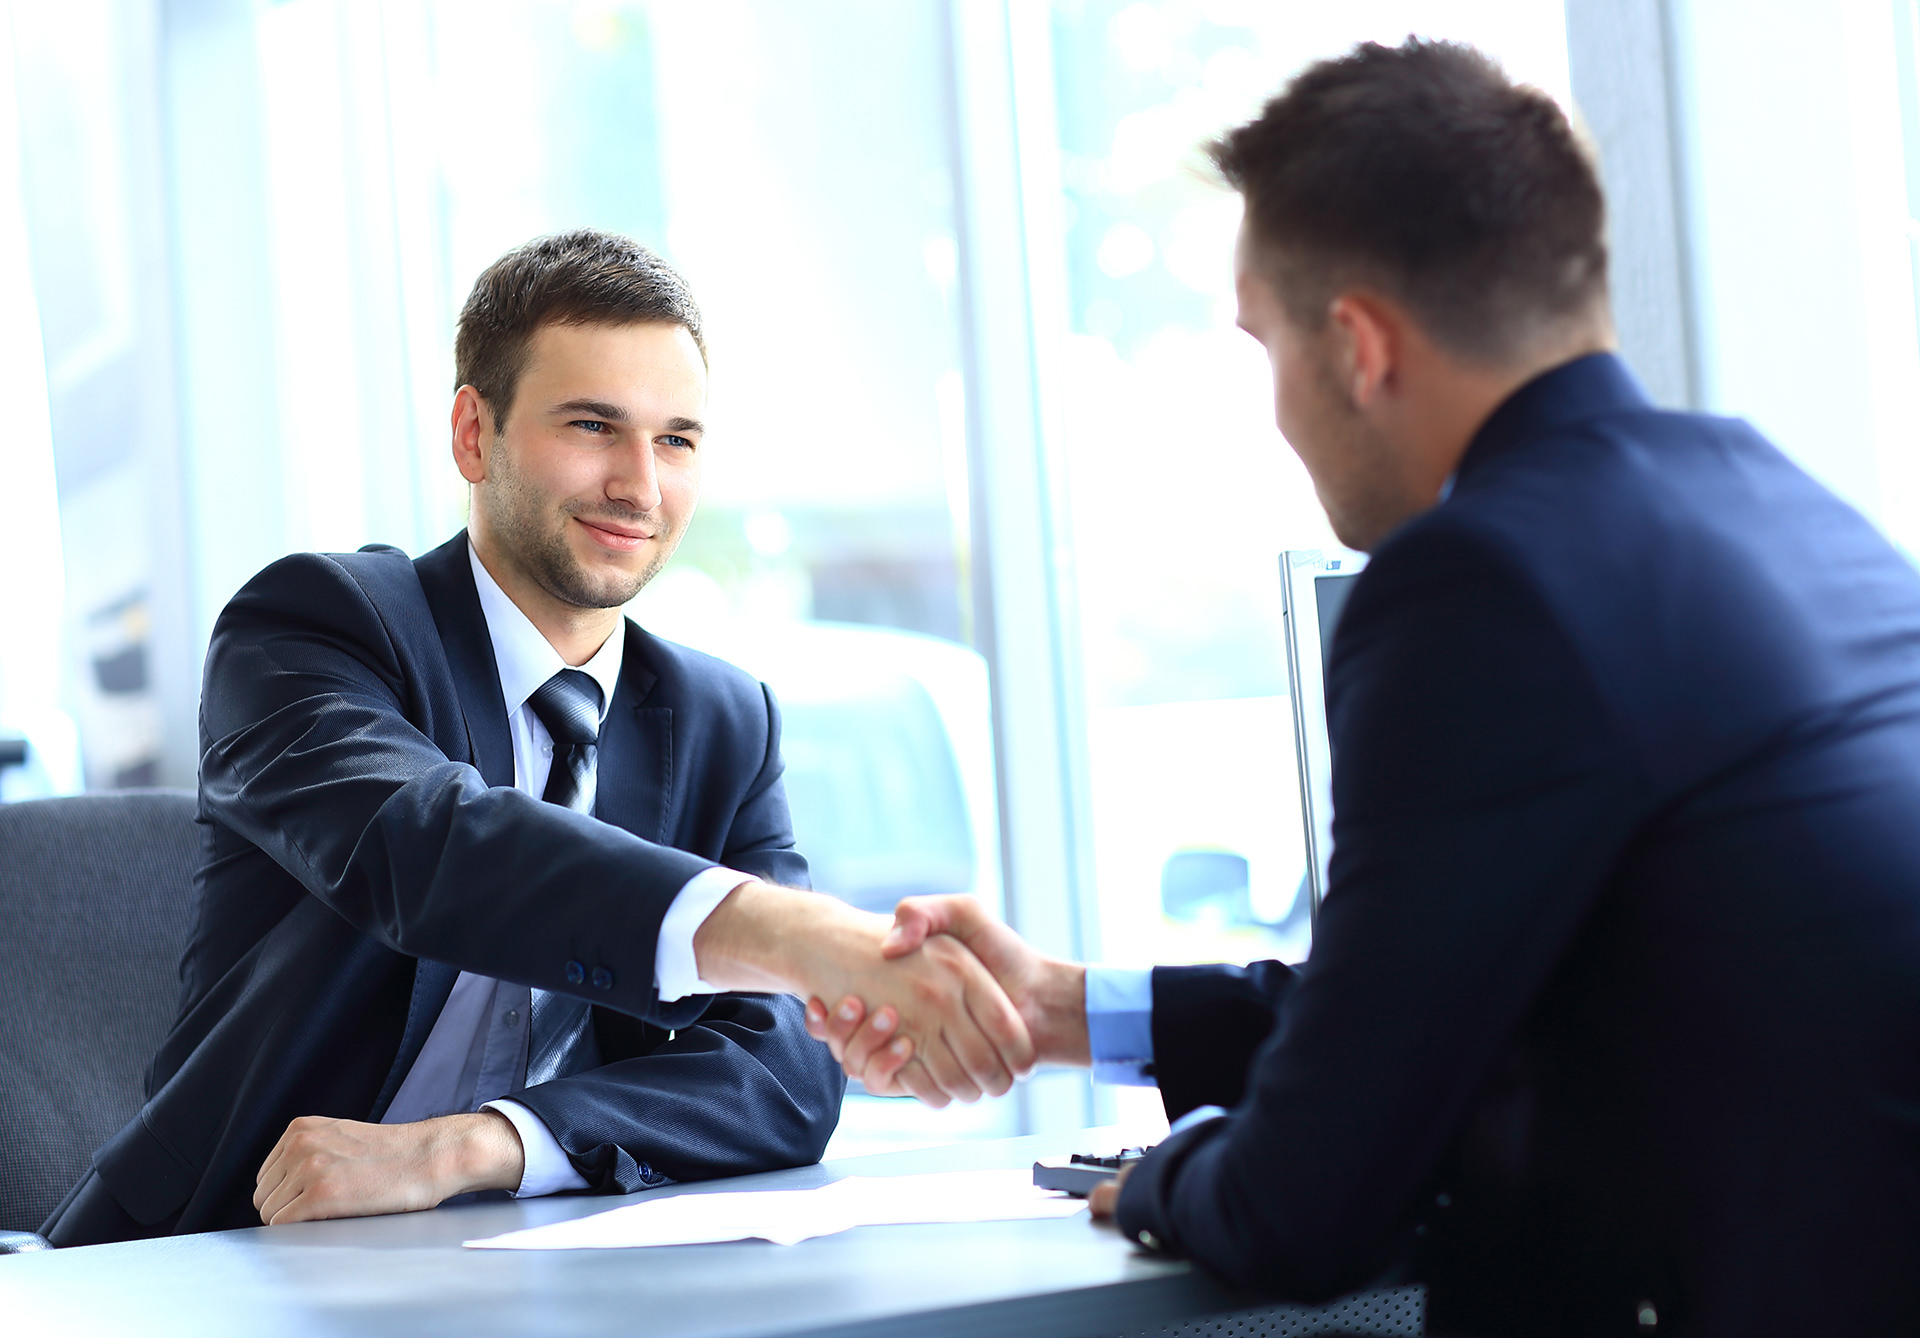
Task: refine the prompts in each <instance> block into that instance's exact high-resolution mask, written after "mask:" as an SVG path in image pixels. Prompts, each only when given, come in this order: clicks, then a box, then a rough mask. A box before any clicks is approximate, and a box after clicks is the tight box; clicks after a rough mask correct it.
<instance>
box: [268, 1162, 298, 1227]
mask: <svg viewBox="0 0 1920 1338" xmlns="http://www.w3.org/2000/svg"><path fill="white" fill-rule="evenodd" d="M291 1170H292V1171H293V1173H292V1174H289V1175H287V1176H285V1177H284V1178H282V1180H281V1181H280V1183H279V1184H277V1185H275V1186H274V1187H273V1192H272V1193H270V1194H268V1195H267V1197H266V1200H265V1201H264V1202H263V1203H262V1204H261V1205H260V1220H261V1221H262V1222H265V1223H266V1224H267V1225H268V1226H278V1225H279V1224H280V1223H281V1222H283V1221H292V1220H294V1219H292V1218H289V1217H287V1216H286V1211H287V1208H288V1205H290V1204H291V1203H292V1202H293V1201H294V1200H295V1199H298V1198H300V1197H301V1196H302V1193H303V1191H304V1190H305V1188H306V1179H307V1176H306V1175H305V1174H303V1173H302V1171H303V1168H301V1167H298V1166H295V1167H293V1168H291Z"/></svg>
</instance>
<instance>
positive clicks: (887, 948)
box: [880, 897, 940, 958]
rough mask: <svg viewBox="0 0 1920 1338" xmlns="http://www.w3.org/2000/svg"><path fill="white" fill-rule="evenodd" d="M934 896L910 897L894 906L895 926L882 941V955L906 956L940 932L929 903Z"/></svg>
mask: <svg viewBox="0 0 1920 1338" xmlns="http://www.w3.org/2000/svg"><path fill="white" fill-rule="evenodd" d="M933 900H934V898H932V897H908V898H907V899H906V900H904V901H902V902H901V903H900V904H899V905H898V906H895V907H894V908H893V928H891V929H889V930H888V931H887V936H886V938H884V939H882V940H881V941H880V955H881V956H882V957H889V958H891V957H905V956H906V955H907V954H908V953H910V952H912V951H913V950H914V949H916V948H918V947H919V946H920V945H921V944H922V943H925V942H926V941H927V937H928V935H930V934H937V933H939V932H940V930H939V928H938V925H937V923H936V915H935V912H934V909H933V908H932V907H931V906H929V905H928V904H927V903H928V902H931V901H933Z"/></svg>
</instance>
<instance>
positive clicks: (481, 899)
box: [59, 534, 844, 1244]
mask: <svg viewBox="0 0 1920 1338" xmlns="http://www.w3.org/2000/svg"><path fill="white" fill-rule="evenodd" d="M466 544H467V540H466V536H465V535H464V534H462V535H459V536H457V537H456V538H454V539H453V540H452V541H451V542H449V543H447V544H445V545H443V546H442V547H440V548H439V549H437V550H435V551H434V552H432V553H429V554H428V555H426V556H425V557H423V558H421V559H420V560H419V561H418V562H413V561H409V560H408V558H407V557H406V555H405V554H403V553H401V552H399V551H398V550H397V549H391V548H376V549H367V550H363V551H362V552H359V553H352V554H337V555H321V554H312V553H308V554H300V555H296V556H294V557H289V558H286V559H283V560H281V561H279V562H276V563H274V564H273V565H272V566H270V567H268V568H267V569H266V570H265V571H263V572H261V573H260V575H258V576H257V577H255V578H254V579H253V580H252V581H251V582H249V583H248V585H247V586H246V587H245V588H244V589H242V590H241V591H240V593H239V594H238V595H236V596H235V597H234V599H233V601H232V603H230V604H229V605H228V606H227V608H226V610H225V612H223V613H222V614H221V616H220V619H219V621H218V623H217V624H216V625H215V627H214V632H213V638H212V644H211V646H210V647H209V649H208V652H207V662H206V678H205V685H204V688H203V692H202V701H201V747H202V757H201V770H200V822H201V824H202V829H203V833H204V837H203V852H204V853H203V856H202V860H201V865H200V869H199V871H198V875H197V878H196V890H197V894H198V896H197V908H196V918H195V922H194V925H193V929H192V933H191V937H190V939H189V942H188V945H187V948H186V951H185V954H184V956H183V959H182V962H181V978H182V986H183V989H182V996H181V1005H180V1011H179V1016H178V1017H177V1019H176V1020H175V1022H174V1025H173V1028H172V1031H171V1032H170V1033H169V1035H168V1036H167V1038H166V1040H165V1041H164V1042H163V1043H162V1045H161V1047H160V1051H159V1054H158V1055H157V1057H156V1058H155V1060H154V1062H153V1067H152V1070H151V1072H150V1073H149V1076H148V1093H149V1099H148V1101H147V1103H146V1105H145V1107H144V1108H143V1109H142V1110H141V1111H140V1113H139V1115H138V1116H137V1117H136V1118H135V1119H134V1120H133V1121H132V1122H131V1123H129V1124H128V1125H127V1127H126V1128H125V1129H124V1130H123V1131H122V1132H121V1133H119V1134H118V1135H116V1136H115V1137H114V1138H113V1140H112V1141H110V1142H109V1143H108V1144H107V1145H106V1146H105V1147H103V1148H101V1149H100V1151H99V1152H98V1153H97V1154H96V1155H95V1169H96V1170H97V1172H98V1174H99V1177H100V1179H101V1181H102V1182H103V1183H104V1184H105V1186H106V1187H107V1189H109V1190H110V1191H111V1192H112V1195H113V1197H114V1198H115V1199H117V1200H118V1201H119V1204H120V1206H121V1207H122V1208H124V1209H125V1211H126V1213H127V1214H128V1215H129V1216H130V1217H131V1218H132V1219H133V1220H134V1221H136V1222H138V1223H140V1224H141V1226H142V1227H143V1229H145V1230H146V1231H147V1232H148V1234H162V1233H166V1232H187V1231H204V1230H212V1229H218V1228H224V1227H237V1226H249V1225H254V1226H257V1225H258V1224H259V1218H258V1215H257V1214H256V1213H255V1212H254V1210H253V1205H252V1195H253V1189H254V1175H255V1172H256V1171H257V1170H258V1169H259V1166H260V1164H261V1162H262V1161H263V1160H264V1159H265V1157H266V1154H267V1152H268V1151H269V1150H270V1149H271V1148H272V1146H273V1144H274V1142H275V1141H276V1140H277V1139H278V1138H279V1137H280V1135H281V1133H282V1132H283V1131H284V1130H285V1129H286V1126H287V1124H288V1122H289V1121H291V1120H292V1119H294V1118H295V1117H296V1116H300V1115H330V1116H335V1117H340V1118H346V1119H356V1120H377V1119H379V1118H380V1116H381V1114H382V1112H383V1111H385V1109H386V1107H387V1105H388V1103H389V1102H390V1101H391V1100H392V1098H393V1095H394V1092H395V1091H396V1090H397V1089H398V1087H399V1085H400V1081H401V1079H402V1078H404V1077H405V1075H406V1073H407V1071H408V1070H409V1069H410V1068H411V1066H412V1064H413V1061H414V1060H415V1058H416V1057H418V1055H419V1053H420V1049H421V1046H422V1045H423V1043H424V1042H425V1040H426V1036H427V1033H428V1031H429V1030H430V1029H431V1028H432V1025H433V1022H434V1020H435V1018H437V1017H438V1016H439V1012H440V1008H441V1005H442V1004H443V1003H444V1002H445V1001H446V998H447V995H448V992H449V991H450V990H451V989H452V987H453V982H454V979H455V977H456V976H457V975H458V973H459V972H460V971H461V970H463V969H464V970H472V971H477V972H481V973H483V974H486V975H490V976H496V977H499V978H502V979H506V980H511V981H515V982H519V983H525V984H528V985H532V986H535V987H538V988H540V989H545V990H551V991H557V992H560V993H564V994H573V995H576V996H580V997H585V998H587V999H589V1000H591V1002H593V1003H594V1004H596V1005H598V1007H596V1008H595V1009H594V1023H595V1029H596V1032H597V1038H598V1041H599V1046H600V1053H601V1057H602V1060H603V1065H602V1067H600V1068H597V1069H594V1070H592V1071H590V1072H586V1073H581V1074H578V1075H575V1076H573V1077H569V1078H564V1079H560V1080H558V1081H555V1082H551V1083H546V1084H543V1085H541V1086H538V1087H534V1088H530V1089H528V1090H526V1091H524V1092H520V1093H517V1094H516V1096H517V1099H519V1100H521V1101H523V1102H525V1103H526V1105H528V1106H529V1107H531V1108H532V1109H533V1111H534V1112H535V1113H536V1114H538V1115H539V1116H540V1117H541V1118H542V1119H543V1120H545V1121H546V1123H547V1126H548V1128H549V1129H551V1130H552V1131H553V1134H554V1136H555V1138H556V1139H558V1141H559V1143H560V1145H561V1147H562V1148H564V1149H565V1151H566V1153H567V1155H568V1157H569V1159H570V1160H571V1161H572V1163H573V1165H574V1167H575V1169H577V1170H578V1171H579V1172H580V1174H581V1175H582V1176H584V1177H585V1178H586V1179H587V1181H588V1182H589V1183H590V1184H591V1185H592V1186H593V1187H594V1188H595V1189H599V1190H632V1189H637V1188H640V1187H641V1186H642V1184H643V1183H644V1182H645V1181H646V1179H647V1178H648V1177H647V1169H648V1168H650V1169H651V1171H653V1172H655V1173H658V1174H662V1175H666V1176H669V1177H672V1178H674V1179H698V1178H702V1177H709V1176H717V1175H728V1174H734V1173H739V1172H746V1171H754V1170H765V1169H769V1168H773V1167H778V1166H790V1165H797V1164H802V1163H806V1162H810V1161H814V1160H816V1159H818V1157H819V1155H820V1152H821V1149H822V1148H823V1147H824V1146H825V1144H826V1141H827V1138H828V1136H829V1135H830V1134H831V1132H832V1130H833V1127H834V1124H835V1122H836V1120H837V1119H838V1116H839V1106H840V1097H841V1093H842V1090H843V1086H844V1081H843V1079H842V1078H841V1076H840V1074H839V1072H838V1069H837V1068H836V1066H835V1065H834V1064H833V1062H832V1060H831V1057H830V1056H829V1055H828V1053H827V1050H826V1047H824V1046H822V1045H820V1044H818V1043H817V1042H815V1041H813V1040H811V1039H810V1038H809V1037H808V1036H807V1035H806V1033H805V1030H804V1028H803V1026H802V1020H801V1016H800V1008H799V1005H798V1003H797V1001H795V1000H792V999H787V998H785V997H769V996H762V995H736V994H727V995H720V996H717V997H715V996H703V997H698V998H693V999H688V1000H683V1001H680V1002H677V1003H670V1004H663V1003H661V1002H660V1001H659V999H658V998H657V996H656V992H655V990H654V986H653V964H654V947H655V939H656V935H657V931H658V929H659V926H660V921H661V917H662V916H663V915H664V914H665V912H666V910H667V907H668V905H669V904H670V903H671V901H672V899H673V897H674V895H675V893H677V892H678V890H679V889H680V888H681V886H683V885H684V884H685V883H686V881H687V880H688V879H689V878H691V877H692V876H693V875H694V874H696V873H698V872H699V871H701V870H702V869H705V868H708V867H710V866H711V865H713V864H715V863H725V864H726V865H728V866H729V867H732V868H735V869H739V870H741V871H742V872H745V873H752V874H757V875H759V876H761V877H764V878H767V879H771V880H777V881H779V882H782V883H785V884H788V885H795V884H798V885H801V886H804V885H805V882H806V864H805V862H804V861H803V860H802V859H801V858H800V856H799V855H798V854H797V853H796V852H795V851H794V849H793V835H792V832H791V830H790V824H789V821H788V816H787V803H786V797H785V794H784V792H783V790H782V788H781V784H780V772H781V762H780V749H779V721H778V716H777V714H776V712H775V709H774V705H773V702H772V699H771V698H770V697H769V696H768V695H767V693H766V691H765V689H764V688H762V687H761V686H760V684H758V683H757V682H755V681H754V680H753V679H752V678H750V677H749V676H747V675H746V674H744V673H742V672H741V671H740V670H738V669H735V668H733V667H732V666H730V665H726V664H723V663H721V662H720V661H718V660H714V659H712V658H709V657H707V656H704V655H700V654H697V653H695V652H693V651H690V650H687V649H684V648H682V647H679V646H675V645H672V644H670V643H667V642H664V641H659V640H656V639H655V638H653V637H651V636H649V635H648V634H647V633H645V632H644V631H642V630H640V629H639V628H638V627H636V626H634V625H633V624H632V623H630V622H629V623H626V624H625V631H624V635H625V636H626V638H627V642H626V647H625V651H624V657H625V658H624V660H623V663H622V667H621V675H620V683H619V687H618V689H617V690H616V691H615V693H614V697H613V702H612V704H611V707H610V709H609V711H608V713H607V719H606V724H605V726H604V727H603V732H602V738H601V748H600V755H599V763H598V771H599V781H598V794H597V800H596V806H595V812H596V814H597V817H594V818H588V817H584V816H582V815H580V814H577V813H573V812H571V811H568V810H566V809H563V808H561V807H559V806H558V805H554V804H546V803H542V802H540V800H539V799H537V798H535V797H533V796H530V795H527V794H523V793H521V792H520V791H518V790H516V789H514V788H512V787H513V749H512V743H511V741H510V738H509V735H508V732H507V714H506V707H505V704H504V702H503V700H502V698H501V695H500V682H499V676H498V672H497V670H496V668H495V664H494V658H493V648H492V643H491V641H490V640H489V638H488V634H487V628H486V621H485V617H484V615H483V614H482V612H481V609H480V603H479V597H478V595H477V593H476V592H475V589H474V583H473V573H472V569H471V567H470V566H469V562H468V558H467V551H466ZM570 966H573V967H574V968H575V969H574V971H573V972H571V973H570V971H569V967H570ZM570 975H571V977H572V978H570ZM583 977H584V978H583ZM59 1243H62V1244H71V1243H79V1242H74V1241H60V1242H59Z"/></svg>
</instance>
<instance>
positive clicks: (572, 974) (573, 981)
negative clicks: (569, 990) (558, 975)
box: [567, 962, 587, 985]
mask: <svg viewBox="0 0 1920 1338" xmlns="http://www.w3.org/2000/svg"><path fill="white" fill-rule="evenodd" d="M586 978H587V968H586V967H584V966H582V965H580V963H578V962H568V963H567V984H569V985H578V984H580V983H582V982H583V981H585V980H586Z"/></svg>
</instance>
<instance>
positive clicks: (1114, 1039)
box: [1087, 966, 1153, 1087]
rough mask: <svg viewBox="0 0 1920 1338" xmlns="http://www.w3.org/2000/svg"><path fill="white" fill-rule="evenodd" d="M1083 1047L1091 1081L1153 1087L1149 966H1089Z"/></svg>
mask: <svg viewBox="0 0 1920 1338" xmlns="http://www.w3.org/2000/svg"><path fill="white" fill-rule="evenodd" d="M1087 1049H1088V1050H1089V1051H1090V1052H1091V1054H1092V1057H1093V1080H1094V1081H1095V1082H1104V1083H1112V1084H1114V1085H1115V1086H1119V1087H1151V1086H1153V968H1152V967H1142V968H1137V969H1136V968H1131V967H1117V966H1090V967H1088V968H1087Z"/></svg>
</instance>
